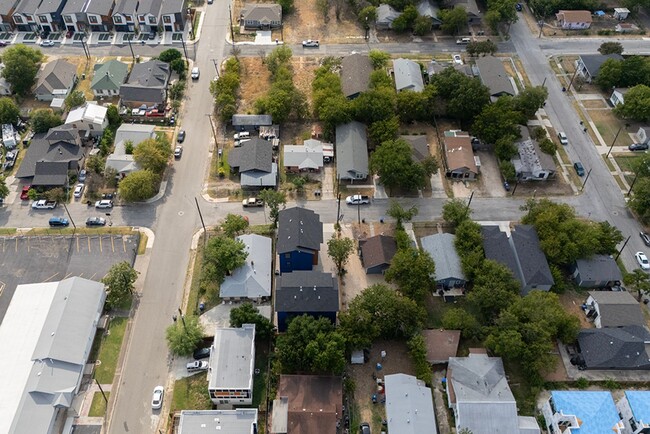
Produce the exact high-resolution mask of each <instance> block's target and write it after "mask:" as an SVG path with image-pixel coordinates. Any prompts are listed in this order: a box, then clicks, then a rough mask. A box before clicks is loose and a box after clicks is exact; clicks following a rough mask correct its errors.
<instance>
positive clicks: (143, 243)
mask: <svg viewBox="0 0 650 434" xmlns="http://www.w3.org/2000/svg"><path fill="white" fill-rule="evenodd" d="M148 240H149V237H148V236H147V234H145V233H144V232H141V233H140V241H139V242H138V255H144V253H145V251H146V250H147V241H148Z"/></svg>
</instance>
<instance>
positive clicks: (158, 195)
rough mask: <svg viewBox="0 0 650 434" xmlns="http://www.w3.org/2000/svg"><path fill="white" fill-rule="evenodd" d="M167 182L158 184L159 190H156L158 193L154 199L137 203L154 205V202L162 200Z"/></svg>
mask: <svg viewBox="0 0 650 434" xmlns="http://www.w3.org/2000/svg"><path fill="white" fill-rule="evenodd" d="M167 182H168V181H162V182H161V183H160V188H159V189H158V193H157V194H156V195H155V196H154V197H152V198H151V199H147V200H145V201H143V202H138V203H154V202H155V201H157V200H160V199H162V197H163V196H164V195H165V193H166V191H167Z"/></svg>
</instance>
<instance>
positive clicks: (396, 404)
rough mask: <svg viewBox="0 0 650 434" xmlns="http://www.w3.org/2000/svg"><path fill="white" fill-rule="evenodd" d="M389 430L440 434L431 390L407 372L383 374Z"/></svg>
mask: <svg viewBox="0 0 650 434" xmlns="http://www.w3.org/2000/svg"><path fill="white" fill-rule="evenodd" d="M384 381H385V386H386V420H387V422H388V432H391V433H393V432H395V433H400V434H410V433H412V434H438V430H437V429H436V416H435V414H434V412H433V398H432V397H431V389H429V388H428V387H426V386H425V385H424V382H423V381H421V380H418V379H417V378H415V377H413V376H411V375H406V374H392V375H386V376H385V377H384Z"/></svg>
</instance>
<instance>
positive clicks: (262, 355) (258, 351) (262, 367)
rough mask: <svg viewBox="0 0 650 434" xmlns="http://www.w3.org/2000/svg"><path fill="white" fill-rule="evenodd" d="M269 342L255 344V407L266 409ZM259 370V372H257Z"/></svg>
mask: <svg viewBox="0 0 650 434" xmlns="http://www.w3.org/2000/svg"><path fill="white" fill-rule="evenodd" d="M268 366H269V343H268V341H262V342H259V343H256V344H255V372H256V374H255V376H254V377H253V405H252V406H251V407H253V408H264V409H266V393H267V390H266V386H267V385H268V373H269V372H268V371H269V370H268ZM257 372H259V374H258V373H257Z"/></svg>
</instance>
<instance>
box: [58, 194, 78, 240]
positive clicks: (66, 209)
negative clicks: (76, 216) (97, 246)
mask: <svg viewBox="0 0 650 434" xmlns="http://www.w3.org/2000/svg"><path fill="white" fill-rule="evenodd" d="M61 203H62V204H63V208H65V212H66V214H68V218H69V219H70V223H72V227H73V228H74V230H73V231H72V235H74V233H75V232H77V225H75V224H74V220H72V216H71V215H70V211H68V207H67V206H66V205H65V202H61Z"/></svg>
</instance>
